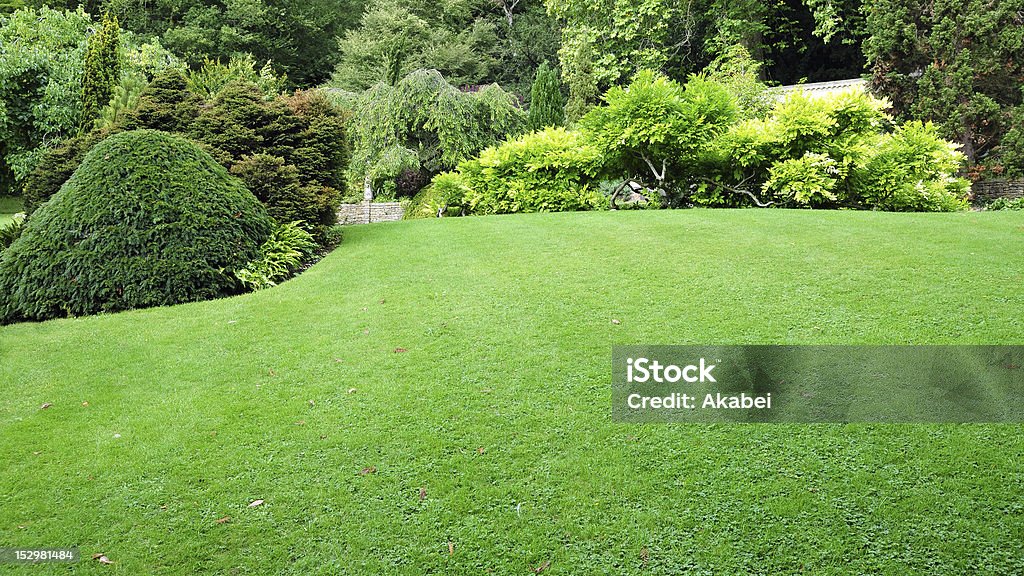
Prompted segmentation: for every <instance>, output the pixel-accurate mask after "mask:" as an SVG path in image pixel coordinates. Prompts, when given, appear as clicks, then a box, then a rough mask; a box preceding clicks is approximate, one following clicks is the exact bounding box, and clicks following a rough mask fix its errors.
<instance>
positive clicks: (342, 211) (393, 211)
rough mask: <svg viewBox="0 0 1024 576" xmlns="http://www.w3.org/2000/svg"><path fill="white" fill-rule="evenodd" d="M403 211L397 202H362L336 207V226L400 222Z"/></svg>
mask: <svg viewBox="0 0 1024 576" xmlns="http://www.w3.org/2000/svg"><path fill="white" fill-rule="evenodd" d="M404 214H405V211H404V210H402V205H401V204H399V203H398V202H362V203H360V204H342V205H341V206H339V207H338V224H370V223H373V222H394V221H395V220H401V219H402V216H403V215H404Z"/></svg>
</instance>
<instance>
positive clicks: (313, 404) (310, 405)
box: [309, 400, 316, 408]
mask: <svg viewBox="0 0 1024 576" xmlns="http://www.w3.org/2000/svg"><path fill="white" fill-rule="evenodd" d="M313 406H316V402H313V401H312V400H310V401H309V407H310V408H312V407H313Z"/></svg>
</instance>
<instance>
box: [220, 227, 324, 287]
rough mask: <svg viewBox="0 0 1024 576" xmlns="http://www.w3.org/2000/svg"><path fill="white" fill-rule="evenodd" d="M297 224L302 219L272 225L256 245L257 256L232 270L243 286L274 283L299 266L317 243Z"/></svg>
mask: <svg viewBox="0 0 1024 576" xmlns="http://www.w3.org/2000/svg"><path fill="white" fill-rule="evenodd" d="M301 226H302V221H301V220H296V221H295V222H289V223H287V224H281V225H279V226H277V227H276V228H274V230H273V231H272V232H271V233H270V237H269V238H267V240H266V242H264V243H263V245H262V246H260V253H259V256H258V257H256V259H254V260H253V261H251V262H249V263H248V264H247V265H246V266H245V268H242V269H241V270H237V271H235V277H236V278H238V280H239V281H240V282H241V283H242V285H243V286H245V287H246V288H248V289H249V290H252V291H256V290H262V289H264V288H270V287H273V286H277V285H278V284H279V283H281V282H283V281H284V280H287V279H288V278H290V277H291V276H292V275H293V274H294V273H295V271H296V270H298V269H299V267H300V266H302V264H303V262H305V261H306V259H307V258H309V256H311V255H312V254H313V252H314V251H315V250H316V248H317V244H316V241H315V240H313V236H312V235H311V234H310V233H309V232H306V231H305V230H303V229H302V227H301Z"/></svg>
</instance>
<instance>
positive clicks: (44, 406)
mask: <svg viewBox="0 0 1024 576" xmlns="http://www.w3.org/2000/svg"><path fill="white" fill-rule="evenodd" d="M50 406H53V404H51V403H50V402H43V405H42V406H40V407H39V409H40V410H46V409H47V408H49V407H50Z"/></svg>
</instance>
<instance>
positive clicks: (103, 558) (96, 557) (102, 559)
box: [92, 554, 114, 564]
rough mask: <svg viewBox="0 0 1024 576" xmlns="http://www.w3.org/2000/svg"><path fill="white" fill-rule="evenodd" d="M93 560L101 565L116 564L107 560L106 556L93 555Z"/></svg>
mask: <svg viewBox="0 0 1024 576" xmlns="http://www.w3.org/2000/svg"><path fill="white" fill-rule="evenodd" d="M92 559H93V560H95V561H97V562H99V563H100V564H113V563H114V562H113V561H112V560H111V559H110V558H107V557H106V555H104V554H93V555H92Z"/></svg>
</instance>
